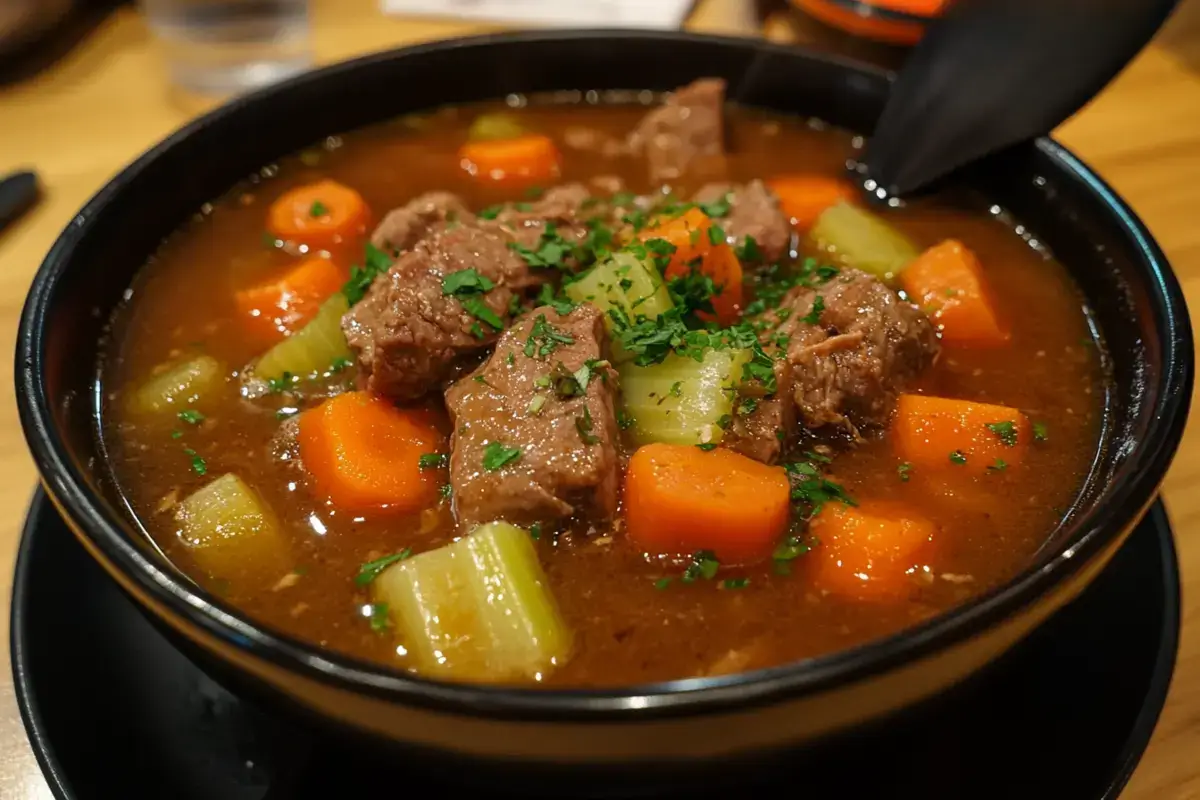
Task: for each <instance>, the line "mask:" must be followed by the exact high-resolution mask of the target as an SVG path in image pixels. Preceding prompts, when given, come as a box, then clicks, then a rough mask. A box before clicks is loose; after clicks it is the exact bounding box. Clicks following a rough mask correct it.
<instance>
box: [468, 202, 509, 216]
mask: <svg viewBox="0 0 1200 800" xmlns="http://www.w3.org/2000/svg"><path fill="white" fill-rule="evenodd" d="M503 210H504V204H503V203H497V204H496V205H494V206H488V207H487V208H484V209H480V211H479V213H478V214H476V215H475V216H477V217H479V218H480V219H495V218H496V217H498V216H500V212H501V211H503Z"/></svg>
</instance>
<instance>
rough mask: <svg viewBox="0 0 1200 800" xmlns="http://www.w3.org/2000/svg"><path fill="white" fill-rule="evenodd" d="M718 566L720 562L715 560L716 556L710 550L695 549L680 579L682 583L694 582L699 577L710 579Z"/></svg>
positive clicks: (713, 576) (715, 574)
mask: <svg viewBox="0 0 1200 800" xmlns="http://www.w3.org/2000/svg"><path fill="white" fill-rule="evenodd" d="M720 568H721V562H720V561H717V556H716V554H714V553H713V551H712V550H697V551H696V553H695V554H694V555H693V556H692V561H691V563H690V564H688V566H687V569H685V570H684V571H683V578H682V580H683V582H684V583H695V582H696V581H698V580H701V579H703V580H706V581H710V580H712V579H713V578H715V577H716V576H717V570H719V569H720Z"/></svg>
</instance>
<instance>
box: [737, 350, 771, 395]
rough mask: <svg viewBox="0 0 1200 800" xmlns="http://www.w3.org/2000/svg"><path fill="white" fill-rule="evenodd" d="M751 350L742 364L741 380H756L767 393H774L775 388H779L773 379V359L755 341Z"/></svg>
mask: <svg viewBox="0 0 1200 800" xmlns="http://www.w3.org/2000/svg"><path fill="white" fill-rule="evenodd" d="M752 351H753V355H752V357H751V358H750V360H749V361H747V362H746V363H745V364H743V365H742V381H743V382H747V383H749V382H753V381H758V382H759V383H761V384H762V386H763V389H764V390H765V391H766V393H767V394H775V390H776V389H778V388H779V387H778V385H777V382H776V380H775V359H773V358H771V357H770V356H769V355H767V353H766V351H765V350H763V349H762V346H761V345H759V344H758V343H757V342H756V343H755V344H754V346H753V348H752Z"/></svg>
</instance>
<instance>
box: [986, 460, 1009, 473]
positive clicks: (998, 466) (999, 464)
mask: <svg viewBox="0 0 1200 800" xmlns="http://www.w3.org/2000/svg"><path fill="white" fill-rule="evenodd" d="M1006 469H1008V462H1006V461H1005V460H1004V459H1003V458H997V459H996V461H995V463H993V464H989V465H988V470H989V471H991V472H1004V470H1006Z"/></svg>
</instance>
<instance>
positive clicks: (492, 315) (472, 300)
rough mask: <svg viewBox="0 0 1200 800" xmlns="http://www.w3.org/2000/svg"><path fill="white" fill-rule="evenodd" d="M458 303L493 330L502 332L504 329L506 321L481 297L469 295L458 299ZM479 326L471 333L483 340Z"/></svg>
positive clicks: (472, 329) (475, 326)
mask: <svg viewBox="0 0 1200 800" xmlns="http://www.w3.org/2000/svg"><path fill="white" fill-rule="evenodd" d="M458 302H459V303H461V304H462V307H463V309H464V310H465V311H466V312H467V313H468V314H470V315H471V316H472V317H474V318H475V319H477V320H480V321H481V322H486V323H487V324H488V325H491V326H492V329H493V330H497V331H498V330H501V329H502V328H503V327H504V320H502V319H500V315H499V314H497V313H496V312H495V311H492V309H491V307H490V306H489V305H488V304H487V303H485V302H484V301H483V298H482V297H480V296H479V295H467V296H466V297H460V298H458ZM478 328H479V326H478V325H473V326H472V327H471V333H472V334H473V335H474V336H475V338H477V339H482V338H483V336H482V335H481V334H482V331H479V330H478Z"/></svg>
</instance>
